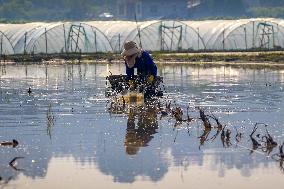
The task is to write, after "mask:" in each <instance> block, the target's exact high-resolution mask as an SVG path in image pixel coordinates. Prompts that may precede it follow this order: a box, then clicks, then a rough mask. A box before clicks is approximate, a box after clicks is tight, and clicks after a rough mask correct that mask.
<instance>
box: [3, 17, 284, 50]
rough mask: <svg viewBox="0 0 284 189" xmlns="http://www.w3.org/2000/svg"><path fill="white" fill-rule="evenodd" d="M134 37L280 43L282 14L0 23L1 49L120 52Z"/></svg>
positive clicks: (246, 46)
mask: <svg viewBox="0 0 284 189" xmlns="http://www.w3.org/2000/svg"><path fill="white" fill-rule="evenodd" d="M129 40H134V41H136V43H137V44H139V45H140V46H141V47H142V48H144V49H146V50H149V51H165V52H194V51H246V50H248V51H249V50H279V49H283V48H284V20H281V19H270V18H267V19H241V20H208V21H174V20H152V21H145V22H137V23H136V22H133V21H88V22H55V23H43V22H34V23H27V24H0V43H1V44H0V54H1V55H13V54H39V53H43V54H54V53H97V52H114V53H119V52H121V50H122V47H123V44H124V43H125V42H126V41H129Z"/></svg>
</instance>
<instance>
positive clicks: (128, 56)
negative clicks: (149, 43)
mask: <svg viewBox="0 0 284 189" xmlns="http://www.w3.org/2000/svg"><path fill="white" fill-rule="evenodd" d="M141 54H142V51H141V49H140V48H139V47H138V46H137V45H136V43H135V42H134V41H128V42H126V43H125V44H124V49H123V52H122V53H121V55H122V56H123V58H124V60H125V62H126V64H127V66H128V68H133V67H134V65H135V59H136V58H137V57H141Z"/></svg>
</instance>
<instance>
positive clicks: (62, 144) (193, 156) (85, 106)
mask: <svg viewBox="0 0 284 189" xmlns="http://www.w3.org/2000/svg"><path fill="white" fill-rule="evenodd" d="M109 71H111V72H112V73H113V74H121V73H124V72H125V70H124V65H119V64H113V65H106V64H81V65H70V64H69V65H67V64H66V65H65V64H63V65H36V64H32V65H6V66H0V141H1V142H2V143H1V144H2V145H1V146H0V179H1V180H0V187H1V188H21V189H22V188H29V189H31V188H79V187H80V188H145V187H147V188H189V187H190V188H211V189H215V188H216V189H217V188H218V189H219V188H258V189H260V188H265V189H267V188H268V187H279V186H281V185H283V184H284V179H283V178H284V164H283V162H284V160H283V159H284V158H281V156H282V155H283V153H281V148H279V147H280V146H281V145H282V143H283V142H284V109H283V107H284V94H283V87H284V70H279V69H277V70H274V69H249V68H233V67H223V66H218V67H203V66H189V65H176V66H174V65H164V66H160V67H159V70H158V73H159V75H160V76H162V77H163V78H164V84H165V92H164V97H163V98H162V99H160V103H159V107H157V106H155V105H150V106H145V107H143V108H142V109H141V107H135V106H132V107H125V108H124V109H120V110H117V109H116V110H112V109H111V108H110V99H109V98H106V97H105V84H106V79H105V77H106V76H107V75H108V73H109ZM177 108H178V109H179V110H181V111H182V112H183V115H182V119H184V121H180V122H178V121H176V119H175V118H176V117H174V116H171V115H170V114H172V113H173V111H176V110H177ZM163 109H164V110H165V111H166V110H167V109H171V111H168V113H165V111H161V110H163ZM200 110H202V111H204V113H205V117H206V118H207V119H208V121H209V122H210V124H211V125H212V128H210V129H209V128H206V127H205V126H204V125H205V124H204V122H203V121H202V120H201V119H199V118H200V112H199V111H200ZM187 112H188V117H187ZM189 117H190V120H189V119H188V118H189ZM218 124H221V125H222V128H221V129H220V127H219V128H218ZM255 126H256V127H255ZM254 129H255V130H254ZM253 131H255V132H253ZM270 137H271V138H272V139H273V142H274V144H275V143H277V145H276V144H275V145H271V144H272V143H271V140H269V139H270ZM13 139H15V140H16V141H18V144H16V143H13V142H12V140H13ZM4 141H7V142H6V143H4ZM268 141H270V143H269V142H268ZM13 144H14V147H13ZM283 157H284V156H283Z"/></svg>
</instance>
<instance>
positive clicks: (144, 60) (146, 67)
mask: <svg viewBox="0 0 284 189" xmlns="http://www.w3.org/2000/svg"><path fill="white" fill-rule="evenodd" d="M125 66H126V74H127V78H128V79H131V78H133V76H134V68H137V74H138V75H140V76H142V77H146V76H148V75H153V76H155V77H156V76H157V66H156V64H155V63H154V62H153V59H152V57H151V56H150V55H149V53H148V52H146V51H142V55H141V57H137V58H136V59H135V64H134V66H133V67H132V68H129V67H128V66H127V64H126V63H125Z"/></svg>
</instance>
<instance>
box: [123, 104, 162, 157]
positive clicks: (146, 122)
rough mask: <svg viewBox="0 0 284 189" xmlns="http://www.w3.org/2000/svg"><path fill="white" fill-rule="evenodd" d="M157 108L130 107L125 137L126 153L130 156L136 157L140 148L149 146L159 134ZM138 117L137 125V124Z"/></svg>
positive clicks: (145, 106) (152, 106)
mask: <svg viewBox="0 0 284 189" xmlns="http://www.w3.org/2000/svg"><path fill="white" fill-rule="evenodd" d="M157 113H158V110H157V107H156V106H154V105H144V106H139V107H136V106H133V107H130V109H129V113H128V120H127V130H126V135H125V141H124V145H125V151H126V153H127V154H128V155H135V154H137V152H138V151H139V148H140V147H146V146H148V143H149V142H150V141H151V140H152V138H153V137H154V136H153V135H154V134H155V133H157V129H158V119H157ZM136 117H137V125H136V123H135V121H136Z"/></svg>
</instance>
